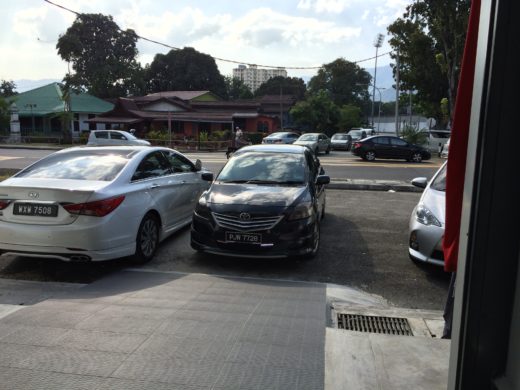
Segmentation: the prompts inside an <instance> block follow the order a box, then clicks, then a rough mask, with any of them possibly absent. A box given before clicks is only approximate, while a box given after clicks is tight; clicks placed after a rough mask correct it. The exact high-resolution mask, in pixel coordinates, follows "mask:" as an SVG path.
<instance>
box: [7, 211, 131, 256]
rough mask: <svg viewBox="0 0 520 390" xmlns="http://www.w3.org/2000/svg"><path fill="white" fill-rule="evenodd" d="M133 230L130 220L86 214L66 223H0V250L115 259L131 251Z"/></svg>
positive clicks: (8, 252)
mask: <svg viewBox="0 0 520 390" xmlns="http://www.w3.org/2000/svg"><path fill="white" fill-rule="evenodd" d="M134 225H135V226H134ZM137 229H138V225H137V222H132V221H130V220H125V221H121V220H119V222H118V220H113V219H106V218H96V217H86V216H80V217H79V218H78V219H77V220H76V221H75V222H74V223H72V224H70V225H53V226H49V225H24V224H16V223H6V222H0V230H1V231H2V234H1V236H0V253H1V254H14V255H22V256H28V257H40V258H58V259H60V260H64V261H102V260H109V259H115V258H119V257H124V256H129V255H132V254H134V253H135V237H136V235H137Z"/></svg>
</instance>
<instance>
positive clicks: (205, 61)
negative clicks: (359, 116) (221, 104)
mask: <svg viewBox="0 0 520 390" xmlns="http://www.w3.org/2000/svg"><path fill="white" fill-rule="evenodd" d="M147 73H148V76H147V78H148V87H149V91H150V92H162V91H201V90H202V91H206V90H209V91H211V92H213V93H214V94H216V95H218V96H220V97H223V98H225V97H226V83H225V81H224V77H223V76H222V75H221V74H220V72H219V70H218V68H217V64H216V63H215V60H214V59H213V58H212V57H211V56H209V55H207V54H203V53H200V52H198V51H197V50H195V49H193V48H191V47H185V48H183V49H181V50H170V51H169V52H168V53H167V54H156V55H155V57H154V60H153V61H152V63H151V64H150V67H149V69H148V72H147Z"/></svg>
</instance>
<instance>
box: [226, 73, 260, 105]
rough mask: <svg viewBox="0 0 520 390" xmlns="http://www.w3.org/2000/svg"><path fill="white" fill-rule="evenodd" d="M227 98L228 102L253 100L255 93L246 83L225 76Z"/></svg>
mask: <svg viewBox="0 0 520 390" xmlns="http://www.w3.org/2000/svg"><path fill="white" fill-rule="evenodd" d="M224 82H225V83H226V98H227V99H228V100H238V99H251V98H252V97H253V92H251V90H250V89H249V87H248V86H247V85H245V84H244V82H243V81H242V80H240V79H238V78H236V77H230V76H225V77H224Z"/></svg>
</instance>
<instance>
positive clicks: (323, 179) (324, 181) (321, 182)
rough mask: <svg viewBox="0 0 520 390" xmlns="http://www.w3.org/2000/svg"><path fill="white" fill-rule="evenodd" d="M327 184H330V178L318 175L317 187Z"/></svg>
mask: <svg viewBox="0 0 520 390" xmlns="http://www.w3.org/2000/svg"><path fill="white" fill-rule="evenodd" d="M329 183H330V176H326V175H320V176H318V177H317V178H316V184H317V185H319V186H322V185H325V184H329Z"/></svg>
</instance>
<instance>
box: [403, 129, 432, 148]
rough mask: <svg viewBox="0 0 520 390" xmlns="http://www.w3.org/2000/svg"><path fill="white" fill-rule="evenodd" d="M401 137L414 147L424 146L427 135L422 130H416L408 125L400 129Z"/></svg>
mask: <svg viewBox="0 0 520 390" xmlns="http://www.w3.org/2000/svg"><path fill="white" fill-rule="evenodd" d="M401 137H402V138H403V139H404V140H405V141H407V142H409V143H411V144H416V145H424V144H425V143H426V141H427V140H428V135H427V134H426V133H425V132H424V131H423V130H419V129H416V128H415V127H413V126H410V125H405V126H404V127H403V128H402V129H401Z"/></svg>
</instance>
